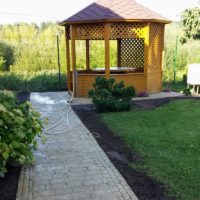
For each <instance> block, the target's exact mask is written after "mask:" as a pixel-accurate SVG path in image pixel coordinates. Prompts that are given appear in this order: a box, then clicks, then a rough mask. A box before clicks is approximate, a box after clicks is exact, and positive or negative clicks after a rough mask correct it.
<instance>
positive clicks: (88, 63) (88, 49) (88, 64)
mask: <svg viewBox="0 0 200 200" xmlns="http://www.w3.org/2000/svg"><path fill="white" fill-rule="evenodd" d="M85 45H86V70H87V71H89V69H90V40H88V39H87V40H86V41H85Z"/></svg>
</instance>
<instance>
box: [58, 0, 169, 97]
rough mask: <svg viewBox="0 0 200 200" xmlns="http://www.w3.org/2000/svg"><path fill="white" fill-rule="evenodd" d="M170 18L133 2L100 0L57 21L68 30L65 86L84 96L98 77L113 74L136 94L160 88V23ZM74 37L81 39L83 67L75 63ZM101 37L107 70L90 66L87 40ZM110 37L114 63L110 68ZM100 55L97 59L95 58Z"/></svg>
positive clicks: (161, 45)
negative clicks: (79, 67) (114, 52)
mask: <svg viewBox="0 0 200 200" xmlns="http://www.w3.org/2000/svg"><path fill="white" fill-rule="evenodd" d="M167 23H170V21H169V20H168V19H166V18H164V17H162V16H161V15H159V14H157V13H155V12H153V11H151V10H149V9H148V8H146V7H144V6H142V5H141V4H139V3H137V2H135V1H134V0H99V1H97V2H95V3H92V4H91V5H89V6H88V7H86V8H84V9H83V10H81V11H80V12H78V13H77V14H75V15H73V16H72V17H70V18H68V19H66V20H64V21H63V22H61V23H60V24H61V25H63V26H65V31H66V58H67V80H68V90H70V91H74V95H75V96H78V97H84V96H87V95H88V91H89V90H90V89H91V88H92V83H93V82H94V80H95V78H96V77H97V76H102V77H106V78H109V77H113V78H115V79H116V81H121V80H123V81H124V83H125V84H126V85H127V86H128V85H132V86H134V87H135V89H136V91H137V92H142V91H146V92H149V93H154V92H159V91H161V89H162V52H163V46H164V26H165V24H167ZM76 40H85V46H86V50H85V56H86V63H85V70H79V71H78V70H77V67H76ZM91 40H104V41H105V45H104V46H105V68H104V69H99V70H93V68H92V66H90V41H91ZM110 40H116V41H117V54H116V59H117V66H110ZM97 59H98V57H97Z"/></svg>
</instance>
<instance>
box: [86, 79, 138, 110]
mask: <svg viewBox="0 0 200 200" xmlns="http://www.w3.org/2000/svg"><path fill="white" fill-rule="evenodd" d="M93 87H94V89H92V90H90V91H89V97H90V98H92V102H93V103H94V105H95V106H96V108H97V110H98V111H99V112H109V111H111V112H112V111H113V112H114V111H124V110H130V108H131V99H132V97H134V96H135V89H134V88H133V87H132V86H129V87H125V86H124V83H123V81H121V82H119V83H116V82H115V79H113V78H110V79H105V78H100V77H97V78H96V80H95V83H94V84H93Z"/></svg>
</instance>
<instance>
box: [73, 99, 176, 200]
mask: <svg viewBox="0 0 200 200" xmlns="http://www.w3.org/2000/svg"><path fill="white" fill-rule="evenodd" d="M167 102H169V100H168V99H165V100H156V101H155V100H149V101H137V102H135V103H133V109H135V110H146V109H154V108H155V107H157V106H160V105H163V104H165V103H167ZM73 110H74V111H75V112H76V114H77V115H78V116H79V118H80V119H81V120H82V122H83V123H84V124H85V126H86V127H87V128H88V129H89V130H90V132H91V133H92V134H93V136H94V137H95V138H96V140H97V142H98V143H99V145H100V146H101V148H102V149H103V150H104V152H105V153H106V154H107V156H108V157H109V158H110V160H111V162H112V163H113V164H114V165H115V167H116V168H117V169H118V170H119V172H120V173H121V174H122V176H123V177H124V178H125V179H126V181H127V183H128V184H129V186H130V187H131V188H132V190H133V191H134V193H135V194H136V196H137V197H138V198H139V199H140V200H172V199H173V198H170V197H167V196H166V193H165V189H164V187H163V185H162V184H161V183H159V182H157V181H156V180H154V179H153V178H152V177H149V176H148V175H147V174H146V173H145V172H142V171H137V170H135V169H133V168H132V167H130V165H129V164H130V163H135V162H139V161H140V160H141V159H142V158H141V157H140V156H139V155H138V154H137V153H135V152H134V151H132V150H131V149H130V148H128V147H127V146H126V145H125V143H124V142H123V141H122V139H121V138H120V137H119V136H116V135H114V134H113V132H112V131H111V130H110V129H109V128H108V127H107V126H106V125H105V124H104V122H103V121H102V120H101V118H100V116H99V114H98V113H97V112H96V110H95V109H94V107H93V106H92V105H76V106H73Z"/></svg>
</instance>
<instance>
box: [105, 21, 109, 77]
mask: <svg viewBox="0 0 200 200" xmlns="http://www.w3.org/2000/svg"><path fill="white" fill-rule="evenodd" d="M104 40H105V76H106V78H109V77H110V24H109V23H105V26H104Z"/></svg>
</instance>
